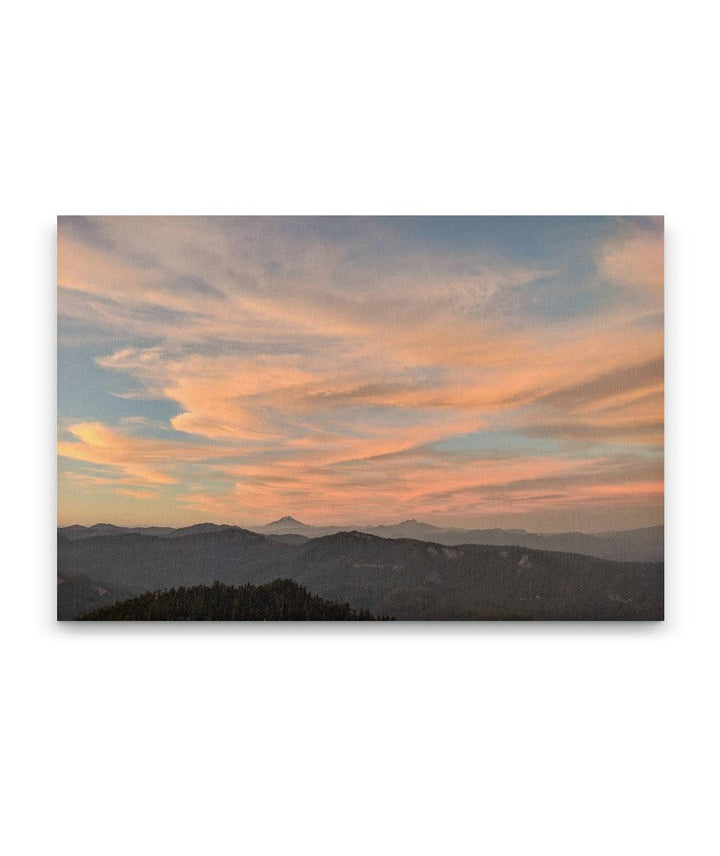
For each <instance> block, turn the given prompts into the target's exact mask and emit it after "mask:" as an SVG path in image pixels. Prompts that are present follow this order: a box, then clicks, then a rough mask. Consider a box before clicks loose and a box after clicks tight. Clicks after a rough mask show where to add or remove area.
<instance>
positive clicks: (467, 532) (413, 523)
mask: <svg viewBox="0 0 720 856" xmlns="http://www.w3.org/2000/svg"><path fill="white" fill-rule="evenodd" d="M231 528H233V527H232V526H229V525H226V524H214V523H200V524H197V525H195V526H187V527H184V528H180V529H172V528H170V527H149V528H139V527H134V528H126V527H119V526H113V525H111V524H108V523H98V524H96V525H95V526H89V527H86V526H66V527H64V528H62V529H60V530H59V531H60V532H61V533H62V534H63V535H64V536H65V537H67V538H69V539H71V540H77V539H79V538H92V537H97V536H98V535H122V534H130V533H134V534H139V535H157V536H161V537H166V538H179V537H183V536H185V535H192V534H198V533H201V532H215V531H220V530H224V529H231ZM235 528H237V527H235ZM250 531H254V532H257V533H259V534H260V535H268V536H275V537H277V538H282V540H285V541H286V542H288V543H300V542H302V541H303V540H304V539H310V538H320V537H323V536H326V535H336V534H337V533H339V532H364V533H366V534H368V535H377V536H379V537H380V538H411V539H414V540H418V541H430V542H433V543H436V544H444V545H446V546H449V547H457V546H459V545H462V544H486V545H497V546H507V545H511V546H515V547H527V548H530V549H533V550H553V551H559V552H563V553H582V554H583V555H586V556H595V557H597V558H599V559H611V560H613V561H617V562H662V561H663V559H664V537H665V532H664V527H663V526H650V527H647V528H644V529H629V530H625V531H619V532H603V533H599V534H594V535H592V534H586V533H583V532H560V533H551V534H538V533H533V532H527V531H525V530H524V529H447V528H442V527H440V526H433V525H431V524H429V523H422V522H421V521H419V520H404V521H403V522H402V523H397V524H394V525H386V526H356V525H349V526H309V525H307V524H306V523H301V522H300V521H299V520H296V519H295V518H293V517H282V518H280V520H275V521H273V522H272V523H268V524H267V525H265V526H260V527H251V530H250ZM291 536H292V537H291Z"/></svg>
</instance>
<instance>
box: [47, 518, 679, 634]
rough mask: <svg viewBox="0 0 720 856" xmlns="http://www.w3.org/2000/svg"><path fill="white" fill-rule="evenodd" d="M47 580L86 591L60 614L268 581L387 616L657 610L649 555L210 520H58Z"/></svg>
mask: <svg viewBox="0 0 720 856" xmlns="http://www.w3.org/2000/svg"><path fill="white" fill-rule="evenodd" d="M292 525H295V524H292ZM298 525H302V524H298ZM276 528H278V527H276ZM280 528H281V527H280ZM58 576H59V578H60V579H62V580H63V583H62V585H61V586H60V588H64V587H65V586H68V585H69V586H71V587H75V588H78V587H81V589H82V590H81V592H80V594H82V592H83V591H84V592H86V593H88V592H89V595H92V598H93V602H92V604H90V605H88V607H87V609H84V610H83V606H82V604H81V603H80V601H81V600H82V598H81V597H80V595H78V597H76V599H75V602H76V606H75V607H74V608H73V607H72V602H71V601H70V600H69V599H68V597H67V596H66V597H65V603H66V611H65V612H64V613H63V614H60V612H59V617H61V618H72V617H76V616H78V615H80V614H83V611H85V612H88V611H90V610H91V609H96V608H98V602H97V601H98V597H100V599H101V600H102V602H103V603H104V604H106V605H109V604H111V603H114V602H117V601H119V600H121V599H123V594H124V597H125V598H127V597H128V596H129V595H128V592H130V593H131V594H134V595H139V594H142V593H143V592H147V591H155V590H158V589H169V588H176V587H178V586H196V585H210V584H212V583H214V582H215V581H219V582H223V583H227V584H228V585H233V586H239V585H246V584H254V585H260V584H263V583H269V582H272V581H273V580H276V579H279V578H281V579H291V580H293V581H295V582H296V583H298V584H299V585H301V586H304V587H305V588H306V589H307V590H308V591H309V592H310V593H311V594H312V595H314V596H318V597H321V598H324V599H327V600H330V601H334V602H337V603H340V604H343V603H348V604H349V605H350V607H352V608H353V609H355V610H358V611H368V612H370V613H371V614H372V615H374V616H376V617H379V616H389V617H391V618H396V619H556V620H573V619H621V620H622V619H659V618H661V617H662V614H663V566H662V564H661V563H652V562H617V561H609V560H607V559H602V558H598V557H594V556H588V555H580V554H575V553H568V552H554V551H548V550H536V549H533V548H526V547H524V546H522V545H517V544H514V545H513V544H507V545H478V544H469V543H466V544H461V545H448V544H443V543H441V542H440V541H437V540H436V541H428V540H418V539H408V538H386V537H379V536H378V535H374V534H369V533H365V532H359V531H348V532H337V533H332V534H329V535H322V536H320V537H316V538H312V539H307V536H305V535H303V534H302V533H299V532H277V531H273V532H270V533H266V534H261V533H258V532H252V531H249V530H245V529H240V528H239V527H233V526H213V525H212V524H203V525H201V526H199V527H189V528H187V529H185V530H170V532H166V531H162V530H161V534H159V533H158V531H157V530H153V531H149V530H123V529H120V528H113V529H112V530H108V528H107V526H103V528H102V529H101V530H100V531H98V530H97V528H95V527H89V528H84V527H69V528H65V529H61V530H59V531H58ZM100 590H104V592H105V594H98V592H99V591H100ZM71 591H72V588H69V589H66V592H68V593H69V592H71ZM103 599H104V600H103ZM68 602H70V605H69V606H68V605H67V604H68ZM59 608H60V601H59Z"/></svg>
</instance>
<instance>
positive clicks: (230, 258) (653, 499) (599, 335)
mask: <svg viewBox="0 0 720 856" xmlns="http://www.w3.org/2000/svg"><path fill="white" fill-rule="evenodd" d="M550 220H552V218H550ZM578 220H579V221H582V222H578V223H576V222H574V221H573V220H572V218H570V220H568V221H566V220H558V221H557V223H556V224H553V223H552V222H544V221H537V220H529V221H527V223H526V222H525V221H523V222H522V223H503V222H502V221H503V218H490V219H488V220H485V219H484V218H475V219H473V218H469V219H463V218H460V219H458V220H456V221H454V222H453V223H446V222H445V221H443V220H442V218H441V219H440V220H438V221H427V222H425V221H424V220H423V218H419V220H417V219H413V218H330V219H328V218H145V217H141V218H60V220H59V227H58V242H59V243H58V284H59V298H58V305H59V342H60V349H61V358H64V359H66V360H76V361H77V365H78V367H79V368H78V372H76V373H75V375H74V377H75V378H76V380H75V381H74V382H77V383H80V384H82V383H84V382H86V381H85V378H87V383H88V384H91V383H92V384H96V385H97V386H96V387H93V388H92V389H89V390H88V395H91V396H93V413H96V412H97V411H98V410H100V411H101V410H102V407H103V402H104V401H105V402H107V401H108V400H109V399H110V398H112V399H114V402H115V403H114V405H113V406H112V407H110V405H109V404H108V405H107V412H108V417H107V419H98V418H96V416H93V418H88V412H89V411H88V412H84V411H83V408H82V407H80V408H78V407H76V409H75V410H74V411H73V412H61V414H60V417H61V425H62V426H63V433H62V434H61V439H60V441H59V445H58V453H59V455H60V456H61V459H62V460H63V461H64V462H65V465H66V467H67V478H65V475H64V473H63V475H62V478H61V516H62V517H63V519H65V520H66V521H70V520H72V521H75V520H80V518H81V517H83V519H84V522H88V520H87V519H86V517H85V515H87V514H88V513H90V512H89V511H88V502H87V501H86V498H83V497H81V495H80V493H79V491H80V484H81V477H83V467H87V466H95V467H104V468H106V470H107V471H108V472H111V473H112V474H113V477H108V478H107V482H108V484H100V483H98V482H96V483H92V484H91V483H90V482H87V481H86V482H85V483H84V484H85V487H86V489H87V490H89V491H92V494H93V501H94V503H95V505H94V508H96V509H97V513H96V514H95V517H94V518H93V519H97V515H99V514H101V513H105V514H107V515H109V516H113V515H114V518H116V519H121V518H124V519H130V517H132V515H136V519H137V522H155V521H156V519H160V518H162V519H164V520H170V521H175V522H178V523H185V522H193V521H195V520H197V519H198V516H199V515H200V516H202V517H215V518H216V519H220V520H225V521H228V522H239V523H248V524H250V523H259V522H263V521H264V520H265V518H266V517H268V516H274V515H277V516H280V515H281V514H285V513H293V514H296V515H298V516H303V515H304V516H306V517H308V518H309V519H311V521H312V522H316V523H325V522H337V521H342V520H357V521H359V522H368V523H370V522H386V521H387V520H388V519H394V518H395V516H398V515H400V516H402V515H407V516H418V515H420V514H426V515H430V516H432V518H433V519H434V520H437V521H438V522H440V521H442V522H452V523H455V524H458V525H486V524H487V525H496V524H500V523H504V524H506V525H507V524H508V523H517V524H518V525H523V526H526V527H528V528H533V526H535V527H536V528H537V527H544V528H551V529H552V528H565V524H566V523H567V521H568V520H570V519H572V520H573V521H578V520H579V522H580V524H581V527H582V528H585V529H593V528H597V527H603V528H607V527H608V524H609V523H612V521H614V520H617V521H618V522H620V521H621V520H622V521H628V520H629V519H631V520H637V521H638V525H640V524H641V523H644V522H648V521H649V522H658V521H659V519H661V510H660V509H659V506H658V495H660V496H661V493H662V488H661V486H660V487H659V488H658V485H661V479H660V480H658V474H657V472H654V474H653V476H652V478H650V477H646V476H643V475H642V474H643V473H646V469H645V468H646V466H647V461H648V459H649V458H652V459H653V460H655V461H658V460H659V461H661V459H662V441H663V413H662V408H663V358H662V354H663V331H662V324H661V323H659V324H658V323H657V319H660V322H661V320H662V289H661V285H662V224H661V222H658V221H652V220H651V221H646V220H634V219H632V218H631V219H627V218H625V219H616V218H599V219H587V220H586V219H584V218H578ZM420 221H422V222H420ZM540 230H541V231H542V240H540ZM550 238H552V240H550ZM590 293H592V294H594V295H596V297H593V299H592V300H586V299H585V297H583V298H582V300H579V299H578V295H580V294H582V295H585V294H590ZM558 306H560V307H562V306H568V307H572V311H567V312H563V311H558V309H557V307H558ZM538 307H540V308H541V309H542V307H545V309H543V310H542V311H538ZM648 319H651V321H650V322H649V320H648ZM83 367H85V369H84V371H85V374H84V375H83ZM68 375H70V373H68ZM77 398H78V397H77V396H76V397H75V399H74V400H77ZM118 399H120V401H127V402H128V407H129V405H130V403H131V402H132V403H133V404H134V406H135V410H133V411H130V410H128V416H130V414H131V412H132V413H133V414H137V412H138V409H140V411H141V412H142V408H143V407H146V408H147V413H148V416H147V418H145V419H144V418H143V417H141V416H139V417H138V416H137V415H136V417H135V419H134V420H131V419H129V418H126V419H122V420H120V422H118V421H117V418H116V417H115V418H112V417H111V415H110V414H116V413H117V407H118V404H117V402H118ZM155 402H160V403H163V404H164V405H166V406H168V407H172V409H173V410H174V412H175V415H171V416H169V417H167V419H166V421H164V422H162V421H160V422H159V421H158V419H157V416H156V414H155V411H153V410H152V408H153V406H154V403H155ZM437 444H440V445H437ZM539 444H540V445H539ZM618 455H621V456H622V460H623V461H624V464H623V466H622V468H621V469H620V470H618V469H617V460H618ZM590 461H592V467H593V469H592V470H590V469H588V467H589V466H590V464H589V462H590ZM578 473H579V474H580V475H582V474H584V475H583V476H582V477H583V478H585V481H577V482H572V481H571V479H572V478H574V477H575V476H576V475H578ZM73 475H74V479H73ZM79 479H80V480H79ZM568 479H570V480H568ZM558 480H560V481H558ZM64 484H67V490H65V492H64V493H63V485H64ZM521 484H522V485H524V486H521ZM638 485H643V486H644V487H643V488H642V489H640V488H638ZM630 502H634V505H633V506H632V507H629V505H628V503H630ZM573 503H575V511H573V510H572V508H573ZM578 508H582V510H583V511H582V515H581V517H578V512H577V509H578ZM628 515H629V517H628Z"/></svg>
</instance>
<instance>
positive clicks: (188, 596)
mask: <svg viewBox="0 0 720 856" xmlns="http://www.w3.org/2000/svg"><path fill="white" fill-rule="evenodd" d="M81 620H83V621H372V620H373V618H372V616H371V615H370V613H369V612H356V611H355V610H354V609H351V608H350V606H349V605H348V604H346V603H345V604H340V603H333V602H332V601H329V600H323V598H321V597H315V596H314V595H311V594H310V592H308V591H307V590H306V589H304V588H303V587H302V586H299V585H298V584H297V583H294V582H293V581H292V580H274V581H273V582H271V583H266V584H265V585H260V586H253V585H245V586H240V587H235V586H229V585H225V584H224V583H219V582H216V583H214V584H213V585H211V586H205V585H199V586H192V587H191V588H185V587H181V588H177V589H169V590H165V591H156V592H147V593H146V594H143V595H141V596H140V597H135V598H132V599H131V600H124V601H121V602H120V603H115V604H113V605H112V606H107V607H105V608H103V609H98V610H95V611H94V612H91V613H89V614H88V615H85V616H83V617H82V618H81Z"/></svg>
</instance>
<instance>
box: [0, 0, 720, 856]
mask: <svg viewBox="0 0 720 856" xmlns="http://www.w3.org/2000/svg"><path fill="white" fill-rule="evenodd" d="M711 9H712V6H711V4H709V3H708V4H705V3H699V2H692V0H690V2H688V0H686V2H684V3H682V4H669V3H664V2H657V0H656V2H649V3H638V2H628V0H624V2H607V0H606V2H604V3H602V4H600V3H598V4H589V3H577V2H544V3H525V2H516V3H504V4H501V3H495V4H488V5H483V4H480V3H457V2H448V0H445V2H442V3H432V4H430V3H421V2H413V3H392V2H387V0H386V2H382V3H372V2H367V0H365V2H364V3H362V4H361V3H357V4H350V3H341V2H338V0H336V2H328V3H318V2H309V0H306V2H303V3H278V2H275V3H264V4H261V3H255V4H252V5H247V4H241V3H216V2H208V0H205V2H202V3H183V2H174V3H152V2H147V0H145V2H142V3H140V2H127V0H126V2H124V3H122V4H120V3H117V4H100V3H97V2H72V1H71V0H70V2H67V0H66V2H62V3H49V2H48V3H25V4H18V3H16V4H12V5H11V6H9V7H8V8H6V9H5V10H4V13H3V31H4V32H3V37H2V38H3V46H2V51H0V63H2V69H1V71H2V77H1V79H2V86H3V89H4V95H3V101H2V115H3V119H4V130H3V132H2V135H1V136H0V146H2V147H3V149H4V153H3V158H2V172H3V177H2V189H1V191H0V192H1V194H2V199H1V202H0V204H1V207H2V224H1V228H0V237H1V239H2V244H3V246H2V268H1V270H2V277H3V280H2V301H3V310H4V311H3V315H2V318H3V335H2V347H3V358H2V369H3V385H2V392H3V395H2V401H3V405H4V418H3V420H2V432H3V438H2V450H3V453H4V454H3V457H2V464H3V467H2V475H3V488H4V489H3V490H2V492H1V495H2V504H3V516H2V521H3V524H4V537H3V544H4V547H5V558H4V562H3V565H4V567H3V583H2V621H1V622H0V627H1V631H2V652H3V666H2V670H3V671H2V687H3V689H4V690H5V691H6V692H5V693H4V701H3V702H2V708H1V713H2V718H3V722H2V727H1V729H0V734H1V735H2V738H1V739H2V743H3V747H2V757H1V760H0V767H1V771H2V780H3V781H2V787H3V789H4V792H3V794H1V795H0V805H1V806H2V810H3V812H4V813H5V819H4V820H3V822H2V824H1V825H0V836H2V838H3V839H6V840H5V841H4V842H0V843H3V844H4V845H5V846H4V847H3V851H4V852H5V853H8V854H12V856H18V854H45V853H52V854H55V856H65V854H74V856H85V854H88V855H89V854H93V856H95V854H98V853H101V854H103V856H114V854H123V856H125V854H142V856H144V854H197V853H203V854H204V853H207V854H225V853H241V852H242V853H248V854H276V853H277V854H280V853H282V854H285V853H303V854H304V853H312V854H338V853H342V854H356V853H357V854H361V853H362V854H367V853H392V854H395V853H412V854H438V853H453V854H457V853H460V854H463V853H478V852H483V853H487V854H493V856H497V854H501V855H502V854H526V853H540V854H552V856H564V855H565V854H568V856H571V854H572V856H576V854H583V856H587V855H588V854H603V856H606V854H637V853H642V854H678V853H692V854H706V853H711V852H713V853H714V852H718V851H717V847H718V834H717V822H716V820H715V822H713V818H712V813H713V812H715V813H716V812H717V798H718V793H717V770H718V761H719V760H720V759H719V758H718V738H717V719H718V713H719V712H720V711H719V710H718V695H717V660H716V655H717V630H716V628H717V618H718V609H719V604H720V600H719V595H720V592H719V590H718V573H719V570H720V568H719V565H720V563H719V562H718V556H717V552H718V550H717V545H718V539H719V538H720V533H718V531H717V526H716V525H714V524H715V522H716V520H717V504H718V503H717V495H718V466H717V449H718V432H717V409H716V390H717V378H716V375H717V364H718V357H717V338H718V271H717V268H718V265H717V259H718V207H717V195H718V193H717V191H718V165H717V152H718V133H717V124H716V122H717V73H718V68H717V59H716V57H717V44H716V39H717V22H713V21H712V20H711V15H710V13H711ZM181 212H182V213H218V214H219V213H231V214H242V213H472V214H480V213H490V214H502V213H596V214H601V213H603V214H610V213H631V214H662V213H664V214H665V215H666V229H667V368H668V370H667V408H668V412H667V441H668V446H669V451H668V456H667V528H668V532H667V575H668V582H667V620H666V622H665V623H664V624H655V625H636V626H632V625H628V626H623V625H583V626H570V625H568V626H557V625H544V626H515V625H478V626H437V625H415V626H400V625H394V626H388V625H382V626H374V627H370V626H347V627H345V626H343V627H340V626H333V627H326V626H321V627H315V626H305V627H296V626H292V627H287V626H267V627H247V626H227V627H225V626H193V627H185V626H168V627H161V628H155V627H119V626H107V627H95V626H79V625H71V624H62V625H57V624H56V623H55V622H54V605H55V601H54V597H55V593H54V562H55V556H54V526H55V504H54V503H55V498H54V468H55V459H54V438H55V429H54V425H55V410H54V408H55V386H54V385H55V351H54V347H55V339H54V336H55V320H54V316H55V291H54V290H55V274H54V263H55V262H54V241H55V223H54V218H55V215H56V214H57V213H66V214H70V213H84V214H91V213H116V214H120V213H126V214H131V213H181Z"/></svg>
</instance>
